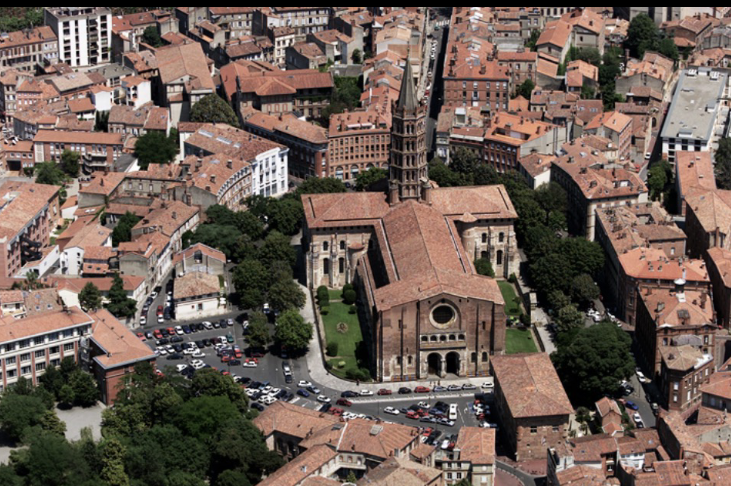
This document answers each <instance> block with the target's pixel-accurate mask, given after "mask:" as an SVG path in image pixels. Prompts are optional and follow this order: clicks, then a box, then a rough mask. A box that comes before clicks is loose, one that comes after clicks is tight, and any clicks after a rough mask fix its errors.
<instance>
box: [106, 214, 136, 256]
mask: <svg viewBox="0 0 731 486" xmlns="http://www.w3.org/2000/svg"><path fill="white" fill-rule="evenodd" d="M140 220H141V218H140V217H139V216H137V215H135V214H134V213H131V212H129V211H127V212H126V213H124V215H122V217H121V218H119V221H117V226H115V227H114V230H113V231H112V246H114V247H115V248H116V247H118V246H119V244H120V243H126V242H128V241H132V228H134V227H135V226H137V223H139V222H140Z"/></svg>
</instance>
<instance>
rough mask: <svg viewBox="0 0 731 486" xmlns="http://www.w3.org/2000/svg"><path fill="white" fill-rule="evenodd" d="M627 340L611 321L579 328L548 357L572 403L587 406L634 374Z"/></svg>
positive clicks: (624, 334) (614, 389)
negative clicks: (570, 339) (573, 337)
mask: <svg viewBox="0 0 731 486" xmlns="http://www.w3.org/2000/svg"><path fill="white" fill-rule="evenodd" d="M630 346H631V339H630V337H629V336H628V335H627V334H626V333H625V332H624V331H622V330H621V329H619V328H618V327H617V326H616V325H614V324H613V323H611V322H610V323H601V324H598V325H596V326H592V327H588V328H584V329H581V330H580V331H579V332H578V335H577V336H576V338H575V339H574V340H573V342H572V343H571V344H570V345H569V346H565V347H559V348H558V351H556V352H555V353H553V354H552V355H551V360H552V361H553V364H554V366H555V367H556V371H557V372H558V375H559V376H560V377H561V381H562V382H563V384H564V387H565V388H566V392H567V394H568V395H569V398H571V401H572V403H574V404H575V405H591V404H593V403H595V402H596V401H597V400H598V399H600V398H601V397H602V396H604V395H605V394H612V393H614V392H615V391H616V390H617V383H619V382H620V381H621V380H624V379H627V378H629V377H630V376H631V375H632V373H634V366H635V363H634V360H633V359H632V356H631V355H630Z"/></svg>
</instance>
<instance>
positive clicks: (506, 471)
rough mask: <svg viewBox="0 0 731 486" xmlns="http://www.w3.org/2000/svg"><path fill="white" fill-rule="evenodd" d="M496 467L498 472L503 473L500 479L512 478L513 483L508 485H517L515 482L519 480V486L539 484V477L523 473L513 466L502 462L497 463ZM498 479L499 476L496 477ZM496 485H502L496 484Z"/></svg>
mask: <svg viewBox="0 0 731 486" xmlns="http://www.w3.org/2000/svg"><path fill="white" fill-rule="evenodd" d="M495 465H496V466H497V469H498V471H502V474H501V475H500V477H502V478H509V477H511V476H512V478H513V481H511V482H510V483H508V484H515V482H514V480H515V479H517V480H518V481H519V484H523V485H524V486H535V485H537V484H538V482H537V481H536V480H537V479H539V478H537V477H534V476H531V475H530V474H526V473H524V472H523V471H521V470H519V469H516V468H514V467H513V466H511V465H509V464H507V463H505V462H502V461H495ZM496 479H497V475H496ZM496 484H502V483H498V482H496Z"/></svg>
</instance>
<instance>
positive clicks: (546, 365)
mask: <svg viewBox="0 0 731 486" xmlns="http://www.w3.org/2000/svg"><path fill="white" fill-rule="evenodd" d="M492 368H493V370H494V373H495V380H496V387H497V388H498V389H499V390H500V392H501V393H502V394H503V395H504V396H505V401H506V402H507V405H508V408H509V409H510V414H511V415H512V416H513V418H516V419H517V418H534V417H546V416H557V415H570V414H572V413H573V411H574V409H573V407H572V406H571V402H569V398H568V396H566V392H565V391H564V388H563V385H562V384H561V380H560V379H559V377H558V373H556V369H555V368H554V367H553V364H552V363H551V360H550V358H549V357H548V355H546V354H541V353H537V354H517V355H512V356H507V355H505V356H495V357H493V359H492Z"/></svg>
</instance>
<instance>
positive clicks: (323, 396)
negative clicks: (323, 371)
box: [317, 395, 332, 403]
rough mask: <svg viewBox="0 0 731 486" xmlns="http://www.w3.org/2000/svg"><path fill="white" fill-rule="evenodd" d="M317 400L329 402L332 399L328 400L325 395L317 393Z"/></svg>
mask: <svg viewBox="0 0 731 486" xmlns="http://www.w3.org/2000/svg"><path fill="white" fill-rule="evenodd" d="M317 401H318V402H320V403H330V402H331V401H332V400H330V398H328V397H326V396H325V395H318V396H317Z"/></svg>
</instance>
